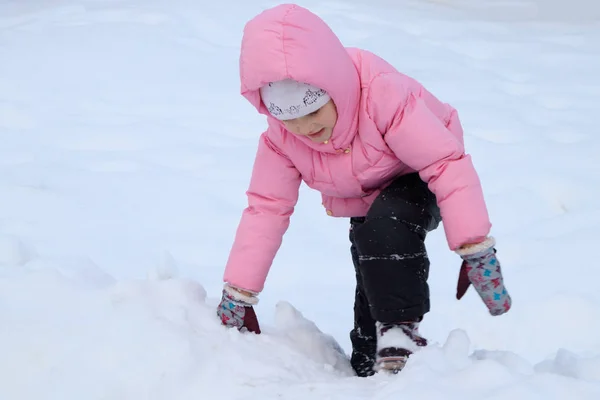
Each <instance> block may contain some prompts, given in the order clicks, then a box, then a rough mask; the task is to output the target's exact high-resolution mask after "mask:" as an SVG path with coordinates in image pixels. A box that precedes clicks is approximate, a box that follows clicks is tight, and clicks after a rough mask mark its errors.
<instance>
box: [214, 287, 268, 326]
mask: <svg viewBox="0 0 600 400" xmlns="http://www.w3.org/2000/svg"><path fill="white" fill-rule="evenodd" d="M256 304H258V298H257V297H256V296H254V295H247V294H244V293H242V292H240V291H239V289H236V288H234V287H232V286H229V285H228V284H226V285H225V287H224V288H223V294H222V297H221V302H220V303H219V306H218V307H217V315H218V316H219V318H220V319H221V323H222V324H223V325H225V326H227V327H230V328H234V327H235V328H237V329H238V330H239V331H240V332H245V331H250V332H254V333H256V334H260V326H259V324H258V319H257V318H256V313H255V312H254V308H253V307H252V306H253V305H256Z"/></svg>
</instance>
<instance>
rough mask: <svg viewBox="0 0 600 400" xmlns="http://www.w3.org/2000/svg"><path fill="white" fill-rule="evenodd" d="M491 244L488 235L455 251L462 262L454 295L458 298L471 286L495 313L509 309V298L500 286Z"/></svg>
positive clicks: (502, 280)
mask: <svg viewBox="0 0 600 400" xmlns="http://www.w3.org/2000/svg"><path fill="white" fill-rule="evenodd" d="M495 244H496V242H495V240H494V239H493V238H488V239H486V240H485V241H483V242H482V243H479V244H477V245H474V246H471V247H468V248H465V249H460V250H458V251H457V253H458V254H459V255H460V256H461V258H462V259H463V263H462V266H461V268H460V275H459V278H458V286H457V290H456V298H457V299H459V300H460V299H461V298H462V297H463V296H464V294H465V293H466V291H467V289H468V288H469V286H470V285H473V287H474V288H475V290H476V291H477V293H478V294H479V297H481V300H483V302H484V303H485V305H486V306H487V308H488V309H489V311H490V314H492V315H494V316H497V315H502V314H504V313H506V312H507V311H508V310H510V307H511V305H512V300H511V297H510V295H509V294H508V292H507V291H506V288H505V286H504V279H503V277H502V270H501V268H500V261H499V260H498V258H497V257H496V249H495V248H494V246H495Z"/></svg>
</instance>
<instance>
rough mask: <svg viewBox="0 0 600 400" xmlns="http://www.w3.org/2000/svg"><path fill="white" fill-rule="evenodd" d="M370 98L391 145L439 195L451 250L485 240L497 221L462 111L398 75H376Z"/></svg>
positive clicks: (372, 111) (372, 110)
mask: <svg viewBox="0 0 600 400" xmlns="http://www.w3.org/2000/svg"><path fill="white" fill-rule="evenodd" d="M368 96H369V98H368V99H367V104H368V108H369V110H368V111H369V114H370V116H371V118H372V119H373V120H374V122H375V123H376V125H377V126H378V128H379V130H380V131H381V133H382V134H383V135H384V140H385V141H386V143H387V145H388V146H389V147H390V149H391V150H392V151H393V152H394V153H395V155H396V157H398V159H399V160H400V161H401V162H403V163H405V164H406V165H408V166H409V167H410V168H412V169H414V170H415V171H418V173H419V175H420V177H421V179H422V180H423V181H425V182H426V183H427V184H428V186H429V189H430V190H431V191H432V192H433V193H434V194H435V196H436V198H437V202H438V206H439V207H440V211H441V215H442V222H443V226H444V231H445V233H446V239H447V241H448V246H449V247H450V249H451V250H457V249H458V248H460V247H461V246H463V245H465V244H471V243H479V242H481V241H483V240H484V239H485V238H486V237H487V235H488V234H489V231H490V228H491V223H490V221H489V216H488V211H487V207H486V204H485V200H484V196H483V190H482V187H481V184H480V180H479V176H478V174H477V172H476V170H475V167H474V166H473V163H472V160H471V157H470V156H469V155H468V154H466V153H465V148H464V145H463V131H462V127H461V125H460V122H459V120H458V115H457V113H456V110H454V109H453V108H451V107H449V106H448V105H446V104H444V103H442V102H440V101H439V100H438V99H436V98H435V97H434V96H433V95H432V94H431V93H429V92H428V91H427V90H426V89H425V88H423V87H422V86H421V85H420V84H418V83H417V82H416V81H414V80H412V79H410V78H408V77H406V76H404V75H401V74H397V73H391V74H383V75H380V76H378V77H376V78H375V79H374V80H373V81H372V83H371V85H370V89H369V94H368Z"/></svg>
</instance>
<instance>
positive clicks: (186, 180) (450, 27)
mask: <svg viewBox="0 0 600 400" xmlns="http://www.w3.org/2000/svg"><path fill="white" fill-rule="evenodd" d="M274 4H276V3H275V2H271V1H250V2H246V1H243V0H230V1H227V2H222V3H220V2H216V1H215V2H211V3H208V2H196V1H192V0H177V1H166V0H145V1H142V0H55V1H52V2H49V1H44V0H31V1H27V2H24V1H14V0H13V1H11V0H0V355H1V356H0V399H10V400H21V399H23V400H25V399H26V400H29V399H35V400H42V399H43V400H50V399H52V400H54V399H61V400H67V399H77V400H79V399H89V400H94V399H98V400H100V399H111V400H115V399H128V400H129V399H153V400H162V399H170V400H175V399H177V400H179V399H194V400H197V399H241V398H244V399H254V398H257V399H258V398H260V399H275V398H279V399H303V400H306V399H338V398H340V399H342V398H343V399H346V400H348V399H367V398H368V399H388V398H393V399H417V398H418V399H421V400H430V399H431V400H434V399H435V400H437V399H447V400H453V399H456V400H459V399H460V400H468V399H477V400H480V399H515V400H516V399H527V400H535V399H544V400H548V399H584V400H587V399H590V400H591V399H598V398H600V334H599V333H600V290H599V289H598V287H599V286H598V285H599V284H598V281H599V280H600V272H599V266H598V261H597V256H596V250H597V246H598V243H599V240H600V234H599V233H598V232H599V229H598V228H599V227H600V206H599V205H598V198H599V195H600V189H599V188H600V156H599V154H600V138H599V137H598V134H597V133H598V128H597V126H598V124H597V120H598V111H599V110H600V78H599V73H598V71H600V5H598V3H597V2H595V1H594V0H573V1H568V2H566V1H556V0H552V1H542V0H529V1H526V0H523V1H519V2H516V1H506V0H503V1H500V0H479V1H477V0H429V1H427V0H371V1H368V2H366V1H359V0H347V1H343V2H342V1H337V2H336V1H326V2H319V1H316V0H307V1H302V2H300V3H299V4H301V5H304V6H307V7H309V8H310V9H312V10H313V11H315V12H317V13H319V14H320V15H321V16H322V17H323V18H324V19H325V20H326V21H327V22H328V23H330V24H331V26H332V28H333V29H334V30H335V31H336V32H337V33H338V35H339V36H340V38H341V39H342V41H343V42H344V43H345V44H346V45H349V46H360V47H365V48H368V49H370V50H372V51H374V52H376V53H378V54H380V55H382V56H383V57H385V58H386V59H388V60H389V61H390V62H392V63H393V64H394V65H396V66H397V67H398V68H399V69H400V70H402V71H403V72H405V73H407V74H409V75H412V76H414V77H415V78H417V79H419V80H420V81H422V82H423V83H424V84H425V85H426V86H427V87H428V88H430V89H431V90H432V91H433V92H434V93H435V94H436V95H438V96H439V97H440V98H442V99H444V101H447V102H449V103H452V104H453V105H454V106H456V107H457V108H458V110H459V113H460V116H461V119H462V121H463V123H464V126H465V131H466V138H465V140H466V143H467V146H468V149H469V152H470V153H471V154H472V155H473V157H474V160H475V163H476V166H477V168H478V171H479V173H480V175H481V178H482V181H483V184H484V189H485V192H486V198H487V200H488V202H489V209H490V213H491V217H492V220H493V223H494V227H493V234H494V236H495V237H496V239H497V242H498V245H497V247H498V255H499V257H500V260H501V262H502V265H503V269H504V271H505V275H506V276H505V279H506V284H507V287H508V289H509V291H510V293H511V296H512V297H513V303H514V308H513V309H512V310H511V312H510V313H508V314H507V315H505V316H502V317H491V316H489V314H488V313H487V310H486V309H485V307H484V306H483V304H482V303H481V302H480V300H479V298H478V297H477V295H476V294H475V293H474V292H473V291H472V290H470V291H469V293H468V294H467V296H466V297H465V298H463V300H461V301H457V300H455V298H454V293H455V287H456V278H457V274H458V267H459V262H458V260H457V257H456V255H454V254H452V253H451V252H450V251H448V250H447V247H446V242H445V238H444V235H443V231H442V230H441V229H439V230H438V231H436V232H434V233H433V234H431V235H430V236H429V238H428V240H427V244H428V251H429V254H430V258H431V261H432V268H431V278H430V284H431V291H432V307H433V309H432V312H431V313H429V314H428V315H427V316H426V319H425V320H424V322H423V323H422V324H421V328H420V332H421V334H423V335H424V336H425V337H427V338H428V339H429V340H430V342H431V345H430V346H429V347H428V348H425V349H423V350H422V351H420V352H419V353H418V354H417V355H415V356H414V357H413V358H411V360H410V362H409V364H408V366H407V367H406V369H405V370H404V371H403V372H402V373H401V374H399V375H396V376H386V375H377V376H374V377H371V378H368V379H363V378H357V377H354V376H352V372H351V370H350V368H349V366H348V363H347V361H346V358H345V355H344V354H343V353H344V352H346V353H348V352H349V350H350V344H349V339H348V332H349V330H350V329H351V327H352V302H353V295H354V273H353V267H352V263H351V260H350V255H349V251H348V249H349V243H348V238H347V229H348V225H347V224H348V222H347V221H346V220H340V219H332V218H330V217H327V216H326V215H325V212H324V210H323V209H322V208H321V205H320V197H319V195H318V193H316V192H313V191H310V190H309V189H307V188H306V187H303V189H302V193H301V200H300V203H299V205H298V207H297V211H296V214H295V215H294V216H293V218H292V224H291V227H290V229H289V231H288V234H287V235H286V237H285V240H284V244H283V246H282V248H281V250H280V252H279V254H278V256H277V259H276V261H275V264H274V266H273V269H272V271H271V273H270V275H269V279H268V281H267V285H266V289H265V291H264V292H263V293H262V294H261V301H260V303H259V305H258V306H257V308H256V310H257V313H258V317H259V319H260V322H261V325H262V328H263V334H262V335H258V336H257V335H252V334H244V335H242V334H239V333H238V332H237V331H232V330H227V329H225V328H223V327H221V326H220V325H219V323H218V320H217V318H216V316H215V306H216V304H217V302H218V297H219V295H220V289H221V285H222V283H221V276H222V272H223V266H224V263H225V261H226V259H227V256H228V251H229V247H230V245H231V241H232V239H233V235H234V232H235V228H236V226H237V223H238V218H239V216H240V212H241V210H242V208H243V207H244V206H245V201H246V199H245V196H244V191H245V190H246V185H247V183H248V179H249V176H250V169H251V166H252V162H253V157H254V150H255V148H256V144H257V137H258V135H259V134H260V132H262V129H263V127H264V120H263V117H261V116H259V115H257V114H256V113H255V111H254V110H253V108H252V107H251V105H250V104H248V102H247V101H246V100H245V99H243V98H242V97H241V96H240V95H239V78H238V75H237V73H238V71H237V66H238V65H237V58H238V55H239V53H238V52H239V44H240V38H241V30H242V27H243V24H244V23H245V22H246V21H247V20H248V19H250V18H251V17H253V16H254V15H255V14H257V13H258V12H259V11H260V10H262V9H264V8H265V7H269V6H272V5H274ZM338 346H339V347H338Z"/></svg>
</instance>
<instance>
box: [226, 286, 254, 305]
mask: <svg viewBox="0 0 600 400" xmlns="http://www.w3.org/2000/svg"><path fill="white" fill-rule="evenodd" d="M223 290H225V292H227V294H229V295H230V296H231V297H232V298H233V299H234V300H237V301H239V302H242V303H246V304H248V305H253V306H254V305H256V304H258V297H257V295H258V293H254V292H251V291H249V290H246V289H240V288H236V287H235V286H231V285H230V284H228V283H226V284H225V286H224V287H223ZM240 290H243V291H245V292H249V293H251V295H250V296H248V295H247V294H244V293H242V292H240Z"/></svg>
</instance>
